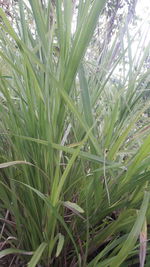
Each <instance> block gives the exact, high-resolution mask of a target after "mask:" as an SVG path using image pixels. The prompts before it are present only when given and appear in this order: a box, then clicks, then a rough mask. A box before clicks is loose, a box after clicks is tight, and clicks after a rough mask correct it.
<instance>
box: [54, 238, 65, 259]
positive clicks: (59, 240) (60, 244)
mask: <svg viewBox="0 0 150 267" xmlns="http://www.w3.org/2000/svg"><path fill="white" fill-rule="evenodd" d="M63 245H64V236H63V235H62V234H60V233H59V234H58V245H57V250H56V257H58V256H59V255H60V253H61V251H62V248H63Z"/></svg>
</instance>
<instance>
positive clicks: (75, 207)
mask: <svg viewBox="0 0 150 267" xmlns="http://www.w3.org/2000/svg"><path fill="white" fill-rule="evenodd" d="M63 204H64V206H65V207H66V208H68V209H70V210H72V211H77V212H79V213H84V210H83V209H82V208H81V207H80V206H79V205H78V204H76V203H73V202H70V201H65V202H63Z"/></svg>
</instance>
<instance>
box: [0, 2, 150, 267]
mask: <svg viewBox="0 0 150 267" xmlns="http://www.w3.org/2000/svg"><path fill="white" fill-rule="evenodd" d="M105 2H106V1H99V0H95V1H93V2H91V1H86V2H83V1H79V5H78V7H77V25H76V29H75V31H74V33H72V21H73V16H74V15H73V3H72V2H71V1H65V0H64V1H59V0H58V1H56V3H54V2H53V1H49V2H48V4H47V5H45V6H43V5H42V4H41V2H40V1H35V0H29V3H30V7H29V6H26V5H25V3H24V1H20V2H19V6H18V8H19V17H18V18H16V23H15V26H14V27H12V26H11V24H10V22H9V20H8V19H7V17H6V15H5V14H4V12H3V11H2V9H0V16H1V37H0V38H1V50H0V55H1V57H2V58H3V60H4V61H5V64H7V66H8V68H9V75H8V74H7V73H6V75H5V74H4V73H3V74H1V77H0V79H1V83H0V91H1V103H0V110H1V113H0V114H1V115H0V128H1V135H0V137H1V139H0V142H1V154H0V157H1V164H0V168H1V176H0V203H1V218H2V220H1V225H2V230H1V240H2V251H1V252H0V258H2V257H4V256H7V255H9V254H15V255H18V254H19V255H20V256H19V258H20V259H22V258H23V259H24V261H25V262H26V263H28V266H29V267H33V266H38V265H37V264H38V263H40V264H42V266H89V267H90V266H91V267H93V266H103V267H104V266H112V267H113V266H121V264H122V263H128V264H130V263H131V261H132V259H135V261H137V260H138V258H137V257H135V258H134V257H133V256H135V255H136V256H137V254H138V251H137V250H138V243H139V241H138V238H139V236H140V233H142V231H144V233H146V230H143V229H146V228H147V220H149V216H147V217H146V214H147V211H148V207H149V197H150V193H149V174H150V170H149V145H150V136H149V135H148V134H147V123H148V122H149V118H146V119H144V118H145V117H143V114H145V112H146V110H147V108H148V106H149V103H148V102H146V101H145V102H144V103H143V90H144V89H145V87H146V85H143V87H142V90H139V85H140V84H141V81H143V79H144V80H145V81H147V80H148V77H149V71H145V72H144V74H143V75H142V74H141V73H142V70H143V69H142V66H143V64H144V62H145V58H146V57H147V55H148V49H145V52H144V53H143V54H141V56H140V57H139V58H138V65H137V61H136V55H133V59H132V60H131V58H132V56H131V53H132V49H131V44H132V42H133V38H131V37H130V34H129V31H128V45H126V42H125V40H124V39H122V40H121V42H122V45H121V49H119V51H118V55H117V57H116V58H114V49H115V45H116V44H117V40H118V39H117V38H120V37H119V34H116V38H115V40H114V42H112V43H111V44H110V45H109V50H108V56H107V57H102V60H101V62H98V61H97V60H96V59H95V60H94V62H89V60H87V57H86V56H85V53H86V50H87V47H88V45H89V42H90V40H91V38H92V35H93V31H94V29H95V27H96V24H97V22H98V19H99V16H100V15H101V13H102V10H103V7H104V5H105ZM27 16H29V17H30V18H32V28H31V24H29V23H28V22H29V20H27ZM139 48H140V47H137V51H138V49H139ZM127 55H128V58H129V68H127V69H126V65H125V58H126V57H127ZM113 59H114V60H113ZM110 62H111V64H110ZM134 64H136V70H135V68H134ZM118 66H122V67H123V69H124V70H125V71H124V72H123V75H121V76H120V78H118V79H116V74H115V70H116V68H117V67H118ZM139 73H140V75H139ZM114 79H115V80H114ZM144 86H145V87H144ZM141 118H142V125H144V127H145V128H144V131H143V130H141V129H140V127H139V123H140V120H141ZM148 214H149V213H148ZM143 225H146V227H145V228H143ZM140 251H141V250H140ZM144 255H145V254H144ZM16 257H18V256H16ZM143 257H144V256H143ZM143 257H142V259H141V258H140V260H141V261H142V260H143Z"/></svg>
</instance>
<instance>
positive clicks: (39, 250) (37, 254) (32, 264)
mask: <svg viewBox="0 0 150 267" xmlns="http://www.w3.org/2000/svg"><path fill="white" fill-rule="evenodd" d="M46 247H47V243H45V242H43V243H42V244H41V245H40V246H39V247H38V248H37V250H36V251H35V252H34V254H33V256H32V258H31V260H30V261H29V263H28V267H35V266H37V263H38V262H39V260H40V258H41V256H42V253H43V252H44V250H45V248H46Z"/></svg>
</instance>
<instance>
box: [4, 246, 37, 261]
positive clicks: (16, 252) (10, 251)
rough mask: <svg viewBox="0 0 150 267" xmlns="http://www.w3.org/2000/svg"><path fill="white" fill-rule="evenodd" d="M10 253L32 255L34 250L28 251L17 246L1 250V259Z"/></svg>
mask: <svg viewBox="0 0 150 267" xmlns="http://www.w3.org/2000/svg"><path fill="white" fill-rule="evenodd" d="M10 254H22V255H32V254H33V252H28V251H25V250H21V249H15V248H7V249H4V250H2V251H0V259H1V258H3V257H5V256H7V255H10Z"/></svg>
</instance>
